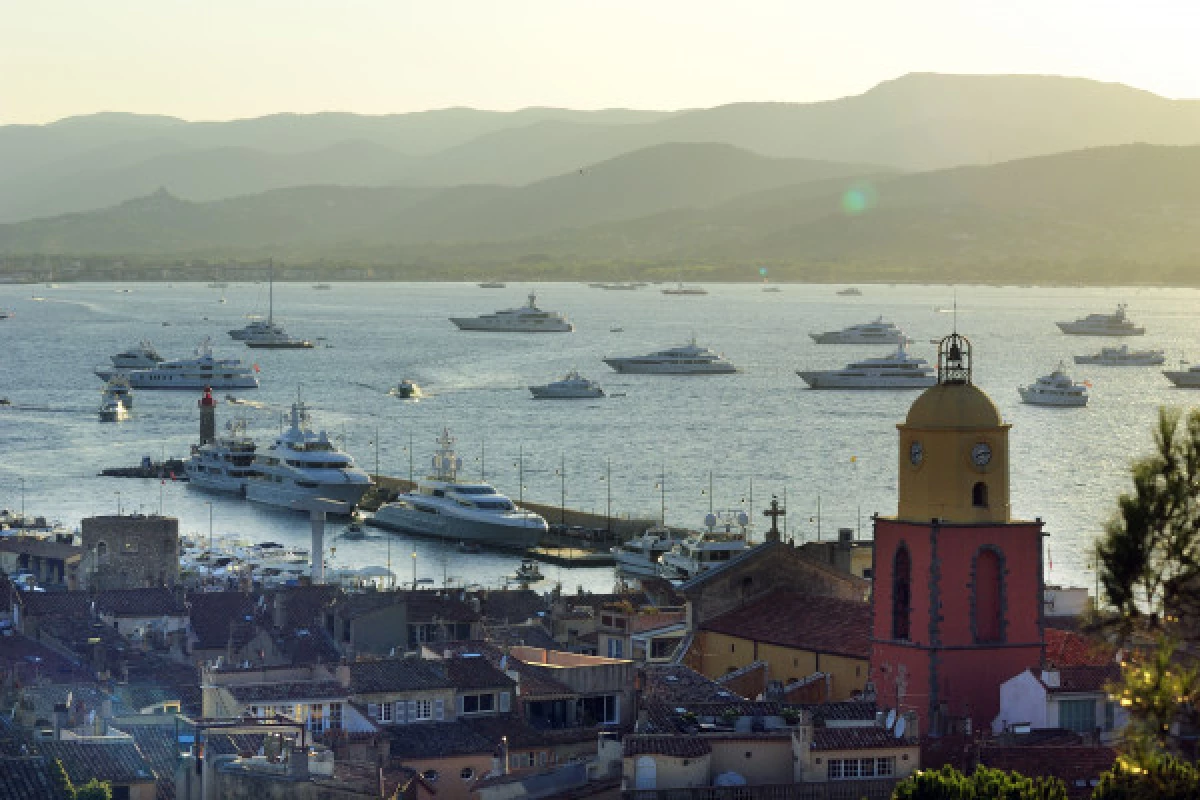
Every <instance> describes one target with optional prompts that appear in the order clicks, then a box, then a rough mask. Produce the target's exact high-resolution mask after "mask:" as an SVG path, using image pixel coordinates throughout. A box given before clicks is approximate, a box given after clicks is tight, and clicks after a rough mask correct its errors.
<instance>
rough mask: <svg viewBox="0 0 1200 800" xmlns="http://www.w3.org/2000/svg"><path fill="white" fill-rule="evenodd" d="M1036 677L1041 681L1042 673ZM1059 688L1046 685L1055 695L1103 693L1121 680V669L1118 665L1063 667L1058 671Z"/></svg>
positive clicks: (1035, 673)
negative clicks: (1109, 686)
mask: <svg viewBox="0 0 1200 800" xmlns="http://www.w3.org/2000/svg"><path fill="white" fill-rule="evenodd" d="M1034 675H1035V676H1036V677H1037V678H1038V679H1039V680H1041V675H1042V674H1041V672H1040V671H1037V670H1035V671H1034ZM1058 676H1059V680H1058V686H1048V685H1046V684H1045V681H1043V682H1042V683H1043V685H1046V691H1048V692H1054V693H1071V692H1103V691H1104V690H1105V688H1106V687H1107V686H1108V685H1109V684H1110V683H1115V682H1117V681H1119V680H1120V678H1121V668H1120V667H1119V666H1117V665H1116V664H1107V665H1105V666H1102V667H1063V668H1061V669H1059V670H1058Z"/></svg>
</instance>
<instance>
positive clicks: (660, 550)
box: [611, 525, 692, 576]
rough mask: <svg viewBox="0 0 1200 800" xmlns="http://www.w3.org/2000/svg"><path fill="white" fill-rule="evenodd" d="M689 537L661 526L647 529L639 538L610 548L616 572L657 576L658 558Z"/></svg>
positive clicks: (685, 533) (681, 531) (684, 533)
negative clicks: (614, 560)
mask: <svg viewBox="0 0 1200 800" xmlns="http://www.w3.org/2000/svg"><path fill="white" fill-rule="evenodd" d="M691 535H692V533H691V531H688V530H684V529H682V528H668V527H666V526H663V525H656V526H655V527H653V528H648V529H646V531H645V532H644V533H642V535H641V536H634V537H633V538H632V539H630V540H629V541H627V542H625V543H623V544H621V545H620V546H618V547H613V548H611V551H612V554H613V558H614V559H616V562H617V571H618V572H620V573H622V574H624V575H645V576H651V575H657V574H658V559H659V557H660V556H662V555H663V554H664V553H666V552H667V551H668V550H670V549H671V548H672V547H674V546H675V545H677V544H680V543H682V542H684V541H686V540H687V538H688V537H689V536H691Z"/></svg>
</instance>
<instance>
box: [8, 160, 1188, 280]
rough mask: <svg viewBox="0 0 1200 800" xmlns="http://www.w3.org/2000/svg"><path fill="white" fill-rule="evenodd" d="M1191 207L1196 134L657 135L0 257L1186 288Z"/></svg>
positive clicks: (55, 233) (78, 224) (224, 209)
mask: <svg viewBox="0 0 1200 800" xmlns="http://www.w3.org/2000/svg"><path fill="white" fill-rule="evenodd" d="M1198 217H1200V146H1193V147H1163V146H1154V145H1125V146H1120V147H1105V148H1094V149H1090V150H1085V151H1078V152H1072V153H1065V154H1060V155H1053V156H1039V157H1036V158H1030V159H1020V160H1016V161H1011V162H1007V163H1003V164H997V165H993V166H987V167H957V168H953V169H946V170H937V171H932V172H926V173H917V174H895V173H890V172H888V171H886V170H882V169H879V168H872V167H869V166H863V165H853V164H834V163H829V162H811V161H800V160H790V159H767V158H764V157H761V156H755V155H753V154H750V153H747V152H745V151H741V150H738V149H736V148H732V147H727V146H724V145H715V144H707V145H704V144H673V145H662V146H658V147H653V148H648V149H646V150H641V151H638V152H636V153H631V154H629V155H626V156H621V157H619V158H617V159H613V160H610V161H607V162H602V163H600V164H596V165H594V166H590V167H587V168H584V169H582V170H581V171H580V170H576V171H575V172H572V173H568V174H565V175H561V176H558V177H556V178H552V179H549V180H545V181H540V182H538V183H535V184H532V185H530V186H526V187H521V188H512V187H503V186H462V187H454V188H449V189H437V188H424V189H413V188H405V187H387V188H366V189H364V188H345V187H308V188H298V189H282V190H277V191H274V192H268V193H265V194H259V195H251V196H247V197H241V198H235V199H230V200H220V201H214V202H210V203H192V202H188V201H183V200H180V199H178V198H175V197H173V196H171V195H170V194H168V193H166V192H159V193H156V194H154V195H151V196H149V197H146V198H141V199H139V200H136V201H130V202H127V203H124V204H122V205H119V206H116V207H113V208H109V209H105V210H102V211H97V212H88V213H82V214H71V215H65V216H60V217H55V218H52V219H46V220H36V221H31V222H26V223H20V224H15V225H5V226H0V254H4V253H7V254H16V253H42V254H53V253H71V254H79V255H87V254H122V255H133V256H166V255H180V256H182V255H187V256H189V257H193V256H198V257H204V258H228V257H234V256H238V255H245V256H253V257H261V256H264V255H275V256H277V257H282V258H286V259H287V260H289V261H291V262H297V261H308V262H316V261H319V260H328V261H338V262H341V263H358V264H381V265H396V264H401V263H403V264H409V265H424V266H423V267H421V268H420V271H418V272H415V273H411V276H417V275H420V276H423V277H430V278H432V277H437V276H439V275H443V274H447V275H461V274H462V270H463V269H464V268H465V267H469V268H470V269H473V270H479V269H484V270H486V269H492V270H497V271H499V272H501V273H502V274H521V275H526V274H537V275H538V276H539V277H541V278H546V279H552V278H554V277H564V278H565V277H567V276H582V275H585V274H588V273H589V270H592V271H593V272H594V271H595V270H597V269H600V270H606V269H614V270H617V271H618V272H620V273H621V274H623V275H626V276H629V275H633V274H657V275H662V274H664V273H665V272H668V271H669V273H670V275H669V277H674V276H675V275H677V274H680V273H682V272H685V271H688V272H693V271H696V270H698V272H693V274H698V275H708V276H716V277H722V276H724V277H731V278H732V277H735V276H740V277H742V278H744V277H745V276H746V274H747V270H748V269H750V265H769V266H771V274H772V276H773V277H775V278H776V279H778V280H785V279H787V278H788V277H791V278H793V279H841V280H847V279H851V278H855V277H857V279H859V280H862V279H868V278H870V279H876V280H981V281H987V282H996V281H1001V282H1013V281H1016V280H1022V281H1024V282H1032V281H1040V282H1046V281H1071V282H1110V283H1112V282H1122V281H1124V282H1129V281H1130V280H1131V279H1136V280H1138V281H1150V282H1155V281H1157V282H1173V283H1177V284H1188V285H1192V284H1197V283H1200V274H1198V271H1197V270H1196V268H1195V265H1196V263H1198V262H1200V226H1196V225H1195V223H1194V220H1195V219H1197V218H1198ZM589 265H591V266H590V267H589ZM412 269H417V267H416V266H413V267H412ZM531 270H534V271H535V272H531ZM446 271H448V272H446ZM405 274H409V273H405Z"/></svg>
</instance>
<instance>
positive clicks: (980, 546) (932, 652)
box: [871, 334, 1043, 733]
mask: <svg viewBox="0 0 1200 800" xmlns="http://www.w3.org/2000/svg"><path fill="white" fill-rule="evenodd" d="M1009 427H1010V426H1009V425H1008V424H1007V423H1005V422H1004V420H1003V418H1002V417H1001V416H1000V412H999V411H997V410H996V406H995V405H994V404H993V403H992V401H991V399H990V398H989V397H988V396H987V395H986V394H985V393H984V392H983V391H982V390H980V389H979V388H978V387H977V386H975V385H974V384H973V383H972V382H971V344H970V342H969V341H968V340H967V339H966V338H965V337H962V336H959V335H957V334H954V335H951V336H948V337H946V338H945V339H943V340H942V342H941V344H940V345H939V346H938V383H937V385H936V386H934V387H932V388H930V389H928V390H926V391H925V392H924V393H922V395H921V396H920V397H918V398H917V400H916V402H914V403H913V404H912V407H911V408H910V409H909V412H908V417H907V419H906V420H905V421H904V422H903V423H902V424H900V425H898V426H897V428H898V429H899V432H900V437H899V438H900V442H899V444H900V453H899V479H898V489H899V502H898V507H897V513H896V515H895V516H893V517H883V516H880V517H877V518H876V520H875V563H874V572H873V575H874V576H875V579H874V596H873V600H872V603H873V611H874V622H873V630H872V634H873V640H872V645H871V679H872V681H873V682H874V684H875V688H876V695H877V698H878V702H879V704H880V705H881V706H886V707H889V708H896V709H899V710H901V711H913V712H915V713H916V714H917V716H918V718H919V719H920V721H921V730H922V731H929V732H931V733H947V732H950V731H952V730H964V728H965V723H966V721H967V720H969V721H970V724H971V725H973V726H980V725H984V726H986V725H990V724H991V722H992V719H993V717H995V715H996V713H997V712H998V710H999V705H1000V684H1001V683H1002V682H1003V681H1005V680H1007V679H1008V678H1011V677H1012V676H1013V675H1016V674H1017V673H1019V672H1021V670H1023V669H1025V668H1027V667H1031V666H1035V665H1038V664H1040V663H1041V661H1042V655H1043V620H1042V522H1041V520H1036V521H1022V520H1014V519H1012V517H1011V514H1010V507H1009V459H1008V453H1009V450H1008V431H1009Z"/></svg>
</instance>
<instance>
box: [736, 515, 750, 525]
mask: <svg viewBox="0 0 1200 800" xmlns="http://www.w3.org/2000/svg"><path fill="white" fill-rule="evenodd" d="M737 521H738V525H741V526H742V527H743V528H744V527H746V526H747V525H749V524H750V517H749V516H747V515H746V512H745V511H739V512H738V515H737Z"/></svg>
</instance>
